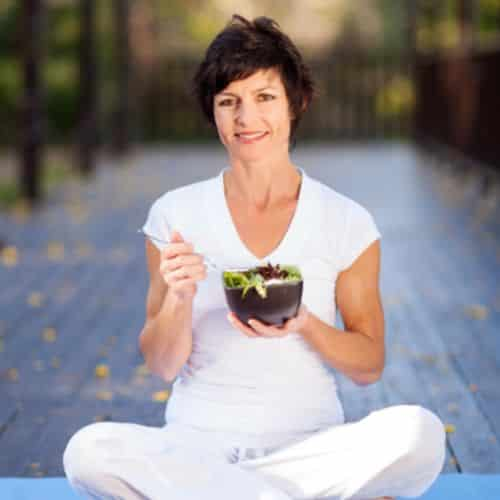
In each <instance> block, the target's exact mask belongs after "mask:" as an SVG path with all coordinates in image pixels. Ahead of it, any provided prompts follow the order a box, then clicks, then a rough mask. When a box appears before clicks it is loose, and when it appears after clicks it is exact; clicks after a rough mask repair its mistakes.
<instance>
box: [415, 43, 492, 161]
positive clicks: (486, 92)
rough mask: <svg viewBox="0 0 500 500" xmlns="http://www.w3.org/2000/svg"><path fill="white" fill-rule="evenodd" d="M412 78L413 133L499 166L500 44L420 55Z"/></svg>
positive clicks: (423, 139)
mask: <svg viewBox="0 0 500 500" xmlns="http://www.w3.org/2000/svg"><path fill="white" fill-rule="evenodd" d="M415 80H416V114H415V126H416V134H417V137H418V138H419V139H420V140H422V141H424V142H425V141H427V142H433V143H436V144H442V145H445V146H446V147H448V148H450V149H451V150H454V151H456V152H457V153H460V154H461V155H463V156H464V157H467V158H469V159H471V160H475V161H477V162H481V163H484V164H485V165H489V166H494V167H495V168H497V169H500V140H499V138H500V92H499V89H500V46H497V47H496V48H494V49H489V50H481V51H479V50H474V51H469V52H467V53H463V52H462V53H460V52H453V53H451V52H450V53H445V54H433V55H422V54H420V55H419V56H418V58H417V63H416V78H415Z"/></svg>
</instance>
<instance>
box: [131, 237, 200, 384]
mask: <svg viewBox="0 0 500 500" xmlns="http://www.w3.org/2000/svg"><path fill="white" fill-rule="evenodd" d="M146 258H147V264H148V271H149V275H150V284H149V290H148V295H147V299H146V322H145V324H144V327H143V329H142V331H141V334H140V336H139V347H140V350H141V353H142V355H143V356H144V360H145V361H146V366H147V367H148V368H149V369H150V370H151V372H152V373H154V374H155V375H158V376H160V377H161V378H163V379H164V380H165V381H167V382H168V383H170V382H172V381H173V380H174V379H175V378H176V376H177V374H178V372H179V371H180V369H181V368H182V366H183V365H184V363H185V362H186V361H187V359H188V357H189V356H190V354H191V350H192V340H193V339H192V308H193V303H192V302H193V301H192V299H186V300H184V301H182V300H180V299H178V298H177V296H176V295H175V294H172V293H168V285H167V284H166V283H165V281H164V279H163V277H162V276H161V274H160V272H159V265H160V252H159V250H158V249H157V248H156V247H155V246H154V245H153V244H152V243H151V242H150V241H149V239H146Z"/></svg>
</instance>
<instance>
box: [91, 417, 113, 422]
mask: <svg viewBox="0 0 500 500" xmlns="http://www.w3.org/2000/svg"><path fill="white" fill-rule="evenodd" d="M109 420H111V415H96V416H95V417H94V422H108V421H109Z"/></svg>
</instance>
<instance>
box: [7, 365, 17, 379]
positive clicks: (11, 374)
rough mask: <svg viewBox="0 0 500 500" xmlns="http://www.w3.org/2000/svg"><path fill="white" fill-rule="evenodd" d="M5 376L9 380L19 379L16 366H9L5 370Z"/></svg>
mask: <svg viewBox="0 0 500 500" xmlns="http://www.w3.org/2000/svg"><path fill="white" fill-rule="evenodd" d="M7 378H8V379H9V380H10V381H11V382H17V381H18V380H19V372H18V371H17V368H9V369H8V370H7Z"/></svg>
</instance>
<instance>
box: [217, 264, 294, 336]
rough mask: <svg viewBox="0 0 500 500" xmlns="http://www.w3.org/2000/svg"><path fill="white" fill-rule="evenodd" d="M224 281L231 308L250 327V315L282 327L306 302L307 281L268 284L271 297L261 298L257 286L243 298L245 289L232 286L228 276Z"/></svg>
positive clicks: (228, 303)
mask: <svg viewBox="0 0 500 500" xmlns="http://www.w3.org/2000/svg"><path fill="white" fill-rule="evenodd" d="M239 270H240V271H246V270H249V269H239ZM222 283H223V286H224V293H225V295H226V302H227V305H228V307H229V309H230V310H231V311H233V312H234V313H235V314H236V316H237V317H238V319H239V320H240V321H241V322H243V323H245V324H246V325H247V326H250V325H249V324H248V320H249V319H250V318H254V319H257V320H259V321H260V322H262V323H265V324H266V325H274V326H281V325H283V324H284V323H285V322H286V321H287V320H288V319H290V318H293V317H294V316H296V315H297V313H298V311H299V308H300V304H301V302H302V290H303V280H300V281H298V280H296V281H284V282H282V283H272V284H270V285H266V288H267V296H266V297H265V298H263V297H261V296H260V295H259V293H258V292H257V290H256V289H255V288H250V289H249V290H248V291H247V294H246V295H245V297H243V296H242V295H243V294H242V292H243V289H242V288H228V287H227V286H226V284H225V283H224V279H222Z"/></svg>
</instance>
